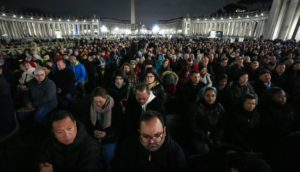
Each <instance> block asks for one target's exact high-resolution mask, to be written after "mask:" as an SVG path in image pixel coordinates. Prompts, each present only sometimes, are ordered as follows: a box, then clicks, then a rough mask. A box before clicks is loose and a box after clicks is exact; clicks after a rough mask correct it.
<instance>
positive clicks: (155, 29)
mask: <svg viewBox="0 0 300 172" xmlns="http://www.w3.org/2000/svg"><path fill="white" fill-rule="evenodd" d="M158 31H159V27H158V26H157V25H156V26H154V27H153V29H152V32H153V33H157V32H158Z"/></svg>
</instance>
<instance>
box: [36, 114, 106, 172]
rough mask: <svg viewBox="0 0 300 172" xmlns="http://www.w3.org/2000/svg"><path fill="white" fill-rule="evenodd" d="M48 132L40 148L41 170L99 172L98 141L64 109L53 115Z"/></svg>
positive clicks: (100, 163) (100, 164) (99, 152)
mask: <svg viewBox="0 0 300 172" xmlns="http://www.w3.org/2000/svg"><path fill="white" fill-rule="evenodd" d="M50 122H51V131H52V132H53V135H51V136H50V137H49V138H48V139H47V140H46V141H45V144H44V146H43V147H42V149H41V151H40V153H39V156H38V164H39V168H40V171H47V170H48V171H57V172H101V169H102V161H101V150H100V146H99V143H97V141H96V140H95V139H93V138H92V137H91V136H89V135H88V134H87V132H86V130H85V127H84V125H83V124H82V123H81V122H80V121H76V120H75V119H74V117H73V116H72V114H71V113H70V112H67V111H58V112H55V113H53V114H52V116H51V119H50Z"/></svg>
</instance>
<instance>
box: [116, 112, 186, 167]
mask: <svg viewBox="0 0 300 172" xmlns="http://www.w3.org/2000/svg"><path fill="white" fill-rule="evenodd" d="M137 124H138V127H137V128H136V129H138V132H139V136H138V137H137V136H133V137H130V138H129V139H127V140H126V141H125V142H124V144H123V145H122V146H121V148H120V150H119V151H118V152H117V153H116V156H115V158H114V159H113V162H112V165H113V166H112V172H140V171H145V170H146V171H153V172H154V171H155V172H162V171H163V172H183V171H185V165H186V160H185V157H184V154H183V151H182V149H181V147H180V146H179V145H178V144H177V143H176V142H175V141H173V140H172V138H171V137H170V136H169V134H167V131H166V127H165V123H164V119H163V116H161V115H160V113H158V112H156V111H151V110H149V111H147V112H145V113H143V114H142V115H141V117H140V118H139V121H138V123H137Z"/></svg>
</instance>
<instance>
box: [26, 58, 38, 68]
mask: <svg viewBox="0 0 300 172" xmlns="http://www.w3.org/2000/svg"><path fill="white" fill-rule="evenodd" d="M25 63H29V64H30V65H31V66H32V67H33V68H36V66H35V64H34V63H33V62H32V61H28V60H26V61H25V62H24V64H25Z"/></svg>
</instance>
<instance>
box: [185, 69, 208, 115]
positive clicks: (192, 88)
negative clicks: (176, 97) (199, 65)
mask: <svg viewBox="0 0 300 172" xmlns="http://www.w3.org/2000/svg"><path fill="white" fill-rule="evenodd" d="M203 87H205V84H204V83H202V82H200V73H199V71H197V70H193V71H191V74H190V80H189V81H188V82H187V83H186V84H185V85H184V86H183V88H182V92H181V94H180V97H181V101H182V109H190V108H192V107H193V103H195V102H196V100H197V98H198V93H199V91H200V90H201V89H202V88H203Z"/></svg>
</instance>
